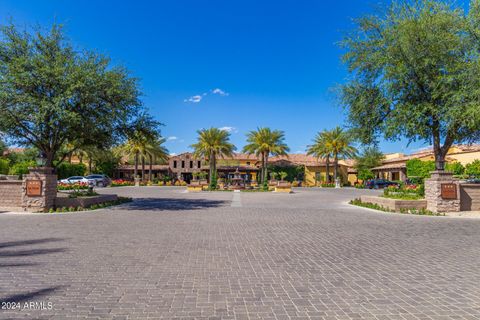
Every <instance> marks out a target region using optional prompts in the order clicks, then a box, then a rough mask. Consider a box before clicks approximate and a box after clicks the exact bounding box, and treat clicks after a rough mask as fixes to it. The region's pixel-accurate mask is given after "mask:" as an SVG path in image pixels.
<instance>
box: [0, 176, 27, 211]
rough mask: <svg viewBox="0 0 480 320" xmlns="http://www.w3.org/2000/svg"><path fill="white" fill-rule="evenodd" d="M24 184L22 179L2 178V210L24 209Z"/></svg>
mask: <svg viewBox="0 0 480 320" xmlns="http://www.w3.org/2000/svg"><path fill="white" fill-rule="evenodd" d="M22 184H23V181H22V180H0V195H1V196H0V210H1V211H23V208H22V205H23V186H22Z"/></svg>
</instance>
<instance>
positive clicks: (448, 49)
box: [340, 0, 480, 170]
mask: <svg viewBox="0 0 480 320" xmlns="http://www.w3.org/2000/svg"><path fill="white" fill-rule="evenodd" d="M478 39H480V5H479V3H478V1H472V2H471V6H470V8H469V10H468V11H464V10H463V9H462V8H461V7H459V6H457V5H454V4H452V3H451V2H446V1H436V0H419V1H393V2H392V3H391V4H390V5H389V7H388V8H387V9H386V10H385V11H384V13H382V14H378V15H369V16H365V17H363V18H361V19H358V20H357V28H356V29H355V30H354V31H353V32H352V33H351V34H349V35H348V36H347V37H345V39H344V40H343V42H342V46H343V49H345V50H346V53H345V55H344V56H343V61H344V62H345V63H346V65H347V67H348V69H349V71H350V74H351V80H350V81H349V82H348V83H347V84H345V85H343V86H342V87H341V90H340V91H341V99H342V103H343V105H344V106H345V107H346V109H347V110H348V122H349V123H350V125H351V127H353V129H354V131H355V132H356V135H357V136H358V137H359V138H360V139H361V141H362V142H364V143H371V142H375V141H377V139H378V138H379V137H381V136H383V137H384V138H386V139H388V140H392V141H396V140H398V139H401V138H403V137H406V138H407V139H408V140H409V141H425V142H426V143H431V144H432V145H433V149H434V153H435V160H436V169H438V170H443V168H444V162H445V156H446V154H447V152H448V150H449V148H450V147H451V146H452V145H453V144H454V143H468V142H476V141H478V140H479V139H480V108H479V103H480V77H479V74H480V41H478Z"/></svg>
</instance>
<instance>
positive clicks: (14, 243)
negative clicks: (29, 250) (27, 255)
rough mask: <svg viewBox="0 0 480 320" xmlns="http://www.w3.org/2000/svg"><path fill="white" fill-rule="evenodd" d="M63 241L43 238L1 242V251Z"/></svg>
mask: <svg viewBox="0 0 480 320" xmlns="http://www.w3.org/2000/svg"><path fill="white" fill-rule="evenodd" d="M63 240H64V239H60V238H43V239H33V240H21V241H9V242H0V249H2V248H7V247H16V246H27V245H30V244H40V243H46V242H55V241H63Z"/></svg>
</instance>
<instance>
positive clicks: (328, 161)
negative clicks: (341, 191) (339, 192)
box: [325, 156, 330, 183]
mask: <svg viewBox="0 0 480 320" xmlns="http://www.w3.org/2000/svg"><path fill="white" fill-rule="evenodd" d="M326 160H327V168H326V169H327V172H326V174H327V176H326V177H325V180H326V182H327V183H330V156H327V159H326Z"/></svg>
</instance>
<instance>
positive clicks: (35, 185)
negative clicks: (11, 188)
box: [27, 180, 42, 197]
mask: <svg viewBox="0 0 480 320" xmlns="http://www.w3.org/2000/svg"><path fill="white" fill-rule="evenodd" d="M41 195H42V181H41V180H27V196H31V197H39V196H41Z"/></svg>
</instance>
